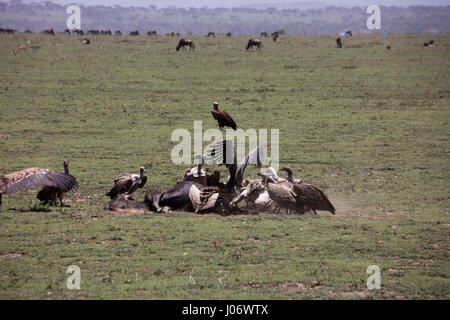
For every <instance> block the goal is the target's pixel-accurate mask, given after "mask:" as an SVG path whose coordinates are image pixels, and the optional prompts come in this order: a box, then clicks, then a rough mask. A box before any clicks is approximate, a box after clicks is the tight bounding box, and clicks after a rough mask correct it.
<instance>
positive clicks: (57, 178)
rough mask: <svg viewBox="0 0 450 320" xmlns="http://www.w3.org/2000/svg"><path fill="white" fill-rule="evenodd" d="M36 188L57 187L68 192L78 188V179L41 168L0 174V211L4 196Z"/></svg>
mask: <svg viewBox="0 0 450 320" xmlns="http://www.w3.org/2000/svg"><path fill="white" fill-rule="evenodd" d="M36 186H44V187H56V188H58V189H61V190H63V191H64V192H67V191H69V190H71V189H73V188H76V187H77V186H78V183H77V181H76V179H75V178H74V177H73V176H71V175H68V174H66V173H65V172H60V171H54V170H49V169H41V168H28V169H24V170H21V171H16V172H13V173H8V174H0V210H1V209H2V195H3V194H4V195H10V194H14V193H17V192H20V191H23V190H27V189H30V188H32V187H36Z"/></svg>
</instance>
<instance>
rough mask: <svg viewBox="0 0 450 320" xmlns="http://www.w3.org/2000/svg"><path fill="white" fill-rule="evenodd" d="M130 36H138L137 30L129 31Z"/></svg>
mask: <svg viewBox="0 0 450 320" xmlns="http://www.w3.org/2000/svg"><path fill="white" fill-rule="evenodd" d="M130 36H139V31H138V30H133V31H131V32H130Z"/></svg>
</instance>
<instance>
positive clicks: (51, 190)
mask: <svg viewBox="0 0 450 320" xmlns="http://www.w3.org/2000/svg"><path fill="white" fill-rule="evenodd" d="M63 166H64V174H66V175H67V176H70V177H72V178H73V179H74V180H75V181H76V179H75V177H74V176H72V175H70V173H69V161H67V160H64V162H63ZM66 192H67V190H65V189H63V188H59V187H55V186H44V187H43V188H42V190H41V191H39V193H38V194H37V196H36V198H38V199H39V200H41V202H42V203H43V204H44V205H46V204H47V203H49V202H50V203H51V204H53V205H55V206H56V199H57V198H58V199H59V201H60V203H61V207H62V206H63V205H64V203H63V197H64V193H66Z"/></svg>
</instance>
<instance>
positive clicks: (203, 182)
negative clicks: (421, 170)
mask: <svg viewBox="0 0 450 320" xmlns="http://www.w3.org/2000/svg"><path fill="white" fill-rule="evenodd" d="M211 114H212V116H213V118H214V119H215V120H217V122H218V125H219V128H220V129H223V128H224V127H230V128H232V129H233V130H236V129H237V124H236V122H235V121H234V120H233V118H232V117H231V116H230V115H229V114H228V113H227V112H226V111H225V110H223V109H220V108H219V105H218V103H217V102H214V103H213V109H212V110H211ZM264 154H265V144H261V145H259V146H258V147H256V148H255V149H254V150H252V151H250V152H249V153H248V154H247V155H246V156H245V157H244V158H243V159H241V160H240V161H239V162H238V159H237V152H236V147H235V144H234V142H233V141H232V140H224V141H221V142H216V143H214V144H212V145H211V146H210V147H209V148H208V149H207V150H206V152H205V154H203V155H196V156H195V160H196V166H194V167H193V168H188V169H186V170H185V172H184V175H183V178H182V179H181V180H179V181H178V182H177V183H176V185H175V186H174V187H173V188H171V189H170V190H167V191H163V192H147V193H146V194H145V198H144V201H142V202H141V201H136V200H134V199H133V198H132V194H133V193H134V192H135V191H136V190H137V189H139V188H143V187H144V185H145V184H146V181H147V176H146V175H145V167H143V166H142V167H140V172H139V174H129V173H127V174H122V175H120V176H118V177H117V179H115V180H114V186H113V187H112V188H111V190H110V191H109V192H108V193H106V195H107V196H108V197H109V198H110V200H109V201H108V203H107V204H106V205H105V207H104V209H106V210H131V209H143V210H148V211H154V212H169V211H174V210H182V211H192V212H195V213H219V214H233V213H243V212H253V213H259V212H286V213H298V214H303V213H305V212H307V211H311V212H313V213H315V214H317V212H316V210H324V211H329V212H331V213H332V214H334V213H335V208H334V207H333V205H332V204H331V202H330V201H329V200H328V198H327V197H326V195H325V194H324V193H323V192H322V191H321V190H319V189H318V188H316V187H314V186H313V185H311V184H309V183H305V182H304V181H302V180H301V179H295V178H294V176H293V170H292V168H290V167H283V168H282V169H281V170H282V171H285V172H286V173H287V177H286V178H280V177H279V176H278V175H277V173H276V171H275V170H274V169H273V168H272V167H268V168H262V169H261V170H260V173H259V174H258V175H259V178H258V179H244V172H245V169H246V167H247V166H248V165H249V164H252V165H255V166H257V167H259V168H261V166H262V159H263V157H264ZM205 163H216V164H218V165H219V166H220V165H224V166H226V168H227V169H228V177H227V179H226V180H225V181H223V182H222V181H221V172H220V170H219V169H215V170H214V172H212V173H211V174H208V169H207V168H205V167H204V165H205ZM63 166H64V171H54V170H49V169H41V168H28V169H24V170H21V171H17V172H13V173H10V174H0V210H1V205H2V195H10V194H14V193H17V192H19V191H23V190H26V189H29V188H32V187H36V186H42V190H41V191H39V193H38V195H37V198H38V199H39V200H40V201H41V202H42V204H44V205H46V204H49V205H57V200H58V199H59V201H60V204H61V206H63V195H64V193H66V192H68V191H70V190H73V189H76V188H77V186H78V183H77V180H76V178H75V177H74V176H72V175H71V174H70V173H69V163H68V161H67V160H65V161H64V163H63ZM242 200H245V203H246V205H245V206H243V207H242V206H241V207H239V206H238V204H239V203H240V202H241V201H242Z"/></svg>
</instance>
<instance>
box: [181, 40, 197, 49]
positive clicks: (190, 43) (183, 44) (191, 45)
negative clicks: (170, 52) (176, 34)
mask: <svg viewBox="0 0 450 320" xmlns="http://www.w3.org/2000/svg"><path fill="white" fill-rule="evenodd" d="M186 46H189V51H191V50H194V51H195V45H194V41H192V40H191V39H180V41H178V45H177V47H176V50H177V51H179V50H180V49H183V50H186Z"/></svg>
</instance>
